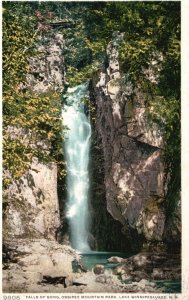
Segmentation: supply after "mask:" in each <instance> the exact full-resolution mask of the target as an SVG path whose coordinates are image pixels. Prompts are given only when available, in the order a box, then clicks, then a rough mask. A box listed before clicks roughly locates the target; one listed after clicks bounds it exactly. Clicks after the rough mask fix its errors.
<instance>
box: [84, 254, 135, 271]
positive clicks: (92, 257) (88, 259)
mask: <svg viewBox="0 0 189 300" xmlns="http://www.w3.org/2000/svg"><path fill="white" fill-rule="evenodd" d="M132 255H133V253H121V252H96V251H91V252H88V253H81V263H82V265H83V266H84V267H85V268H86V269H87V270H92V268H93V267H94V266H95V265H96V264H100V265H104V267H105V269H113V268H114V267H116V266H117V265H118V263H109V262H108V261H107V259H108V258H110V257H112V256H118V257H122V258H127V257H130V256H132Z"/></svg>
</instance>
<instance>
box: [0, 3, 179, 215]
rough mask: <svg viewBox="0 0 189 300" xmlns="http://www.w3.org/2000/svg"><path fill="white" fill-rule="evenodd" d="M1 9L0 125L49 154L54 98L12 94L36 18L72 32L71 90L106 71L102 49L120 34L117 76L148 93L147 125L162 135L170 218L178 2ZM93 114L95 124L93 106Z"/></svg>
mask: <svg viewBox="0 0 189 300" xmlns="http://www.w3.org/2000/svg"><path fill="white" fill-rule="evenodd" d="M4 8H5V11H4V18H3V47H4V56H3V67H4V76H3V79H4V82H3V88H4V115H5V126H7V125H8V124H12V125H14V126H16V124H17V125H19V126H24V127H27V128H28V129H30V130H31V129H32V130H34V131H35V133H36V135H39V136H41V137H43V138H44V139H47V140H49V141H50V142H51V143H52V144H53V145H55V146H53V147H54V149H58V145H60V144H61V138H60V137H58V135H57V132H58V130H59V129H60V126H61V125H60V119H59V118H60V107H59V106H58V103H59V100H58V97H59V96H58V95H51V96H50V97H49V99H48V98H47V97H48V96H47V95H46V96H44V97H41V98H38V97H35V96H33V95H22V94H20V93H19V88H18V87H19V84H20V83H21V82H23V81H24V77H25V74H26V72H27V69H28V64H27V58H28V57H29V56H31V55H34V45H35V37H36V33H37V26H38V25H37V23H38V22H39V21H40V19H41V18H42V21H40V22H43V25H44V26H46V25H48V20H49V19H48V18H49V14H50V15H51V16H52V13H53V14H54V16H56V17H55V18H56V20H68V21H69V22H71V26H68V27H67V28H62V31H63V33H64V37H65V47H64V59H65V66H66V79H67V81H68V84H70V85H71V86H73V85H77V84H80V83H81V82H83V81H86V80H88V79H90V78H91V77H92V75H93V74H94V72H96V71H97V70H99V69H101V68H102V67H103V68H104V67H106V46H107V43H108V42H109V41H110V40H111V38H112V34H113V33H114V32H115V31H118V32H120V33H124V37H123V41H122V43H121V44H120V49H119V53H120V64H121V70H122V72H123V73H125V74H126V75H127V80H129V81H131V83H132V84H133V86H134V87H139V88H140V89H141V90H142V91H143V92H144V93H145V94H146V95H147V96H146V107H147V108H148V117H149V120H152V121H153V122H156V123H157V124H158V125H159V127H160V128H161V130H162V132H163V134H164V140H165V149H164V163H165V166H166V169H167V174H169V178H170V179H169V186H168V197H167V208H168V211H169V212H170V213H172V212H173V211H174V208H175V207H176V203H177V201H178V196H179V190H180V3H179V2H173V1H172V2H166V1H164V2H162V1H161V2H159V1H156V2H155V1H152V2H146V1H136V2H135V1H134V2H133V1H124V2H119V1H118V2H117V1H108V2H105V1H104V2H99V1H97V2H59V1H52V2H45V1H42V2H40V3H38V2H37V1H36V2H35V1H34V2H32V1H31V2H6V3H5V4H4ZM36 11H37V14H36V13H35V12H36ZM51 12H52V13H51ZM38 28H39V27H38ZM38 30H39V29H38ZM161 57H162V59H161ZM154 60H157V63H156V66H155V67H154V70H155V68H156V69H157V72H158V74H159V77H158V80H157V82H151V81H150V80H149V79H148V78H147V76H146V74H145V72H144V70H147V69H148V68H149V67H150V65H151V64H152V61H154ZM11 97H12V98H11ZM53 109H55V111H53ZM56 109H57V110H56ZM92 113H93V117H94V118H95V116H94V115H95V107H94V109H93V112H92ZM59 132H60V130H59ZM9 142H10V141H9ZM12 142H13V141H12ZM14 147H15V148H14ZM14 147H13V148H14V149H17V148H19V147H16V146H14ZM4 149H5V151H6V147H5V148H4ZM7 149H9V148H7ZM9 151H10V149H9ZM27 151H28V152H29V150H27V149H26V150H25V153H26V155H27V154H28V152H27ZM55 152H56V155H57V157H60V155H62V154H60V150H56V151H55ZM15 153H16V150H15ZM7 155H8V154H6V155H5V156H7ZM13 156H14V155H13ZM9 157H11V155H10V156H9ZM24 161H25V162H27V159H26V158H24ZM167 180H168V179H167Z"/></svg>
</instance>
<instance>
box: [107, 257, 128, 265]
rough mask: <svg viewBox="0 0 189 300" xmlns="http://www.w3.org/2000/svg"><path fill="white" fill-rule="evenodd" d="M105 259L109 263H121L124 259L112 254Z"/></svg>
mask: <svg viewBox="0 0 189 300" xmlns="http://www.w3.org/2000/svg"><path fill="white" fill-rule="evenodd" d="M107 261H108V262H109V263H122V262H124V261H125V259H124V258H122V257H119V256H112V257H110V258H108V259H107Z"/></svg>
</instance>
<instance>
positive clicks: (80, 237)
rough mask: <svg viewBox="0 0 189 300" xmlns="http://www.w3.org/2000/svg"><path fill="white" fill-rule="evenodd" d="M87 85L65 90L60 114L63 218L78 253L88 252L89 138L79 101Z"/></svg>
mask: <svg viewBox="0 0 189 300" xmlns="http://www.w3.org/2000/svg"><path fill="white" fill-rule="evenodd" d="M87 91H88V85H87V84H82V85H79V86H77V87H74V88H69V89H68V93H67V98H66V104H65V105H64V107H63V110H62V117H63V124H64V126H66V127H67V130H66V133H65V134H66V140H65V144H64V148H65V156H66V162H67V197H68V199H67V200H68V208H67V214H66V216H67V218H68V221H69V226H70V234H71V243H72V246H73V247H74V248H75V249H77V250H80V251H83V252H84V251H89V250H90V247H89V245H88V242H87V238H88V232H89V216H88V190H89V173H88V162H89V148H90V137H91V125H90V120H89V118H88V117H87V116H86V114H85V111H84V102H83V99H84V98H85V97H86V96H87Z"/></svg>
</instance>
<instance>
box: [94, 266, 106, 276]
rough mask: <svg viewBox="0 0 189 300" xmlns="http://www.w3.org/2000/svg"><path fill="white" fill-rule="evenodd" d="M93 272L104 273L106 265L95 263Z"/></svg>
mask: <svg viewBox="0 0 189 300" xmlns="http://www.w3.org/2000/svg"><path fill="white" fill-rule="evenodd" d="M93 272H94V273H95V274H96V275H99V274H104V266H103V265H95V267H94V269H93Z"/></svg>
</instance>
